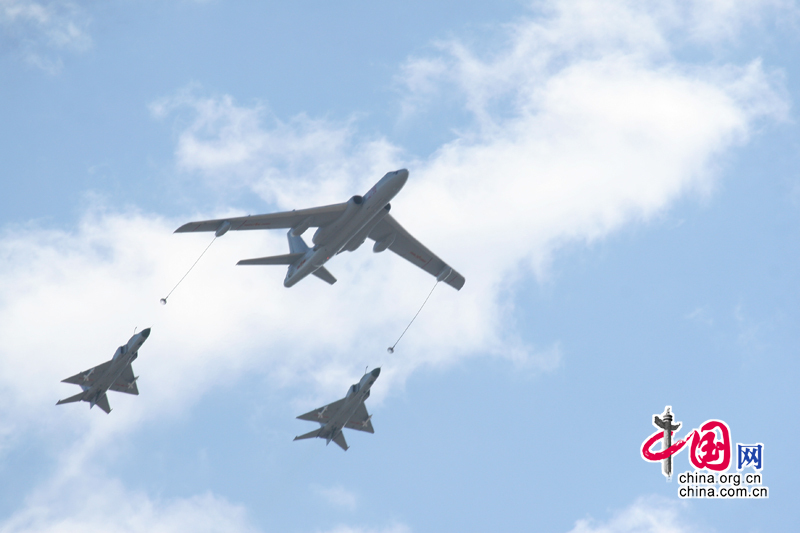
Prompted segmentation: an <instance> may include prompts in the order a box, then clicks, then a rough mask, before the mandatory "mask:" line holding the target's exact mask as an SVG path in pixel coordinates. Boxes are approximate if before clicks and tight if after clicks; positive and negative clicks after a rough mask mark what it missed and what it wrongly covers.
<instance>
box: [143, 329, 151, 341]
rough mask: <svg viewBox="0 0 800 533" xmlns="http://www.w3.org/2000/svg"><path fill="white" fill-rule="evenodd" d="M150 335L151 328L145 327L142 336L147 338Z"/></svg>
mask: <svg viewBox="0 0 800 533" xmlns="http://www.w3.org/2000/svg"><path fill="white" fill-rule="evenodd" d="M149 336H150V328H147V329H143V330H142V337H144V338H145V339H146V338H147V337H149Z"/></svg>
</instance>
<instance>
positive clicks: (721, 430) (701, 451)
mask: <svg viewBox="0 0 800 533" xmlns="http://www.w3.org/2000/svg"><path fill="white" fill-rule="evenodd" d="M671 409H672V407H671V406H669V405H668V406H667V407H666V409H665V410H664V413H662V414H661V415H660V416H659V415H653V425H654V426H655V427H656V428H658V429H659V430H660V431H656V432H655V433H653V434H652V435H650V437H648V438H647V439H646V440H645V441H644V442H643V443H642V449H641V453H642V459H644V460H645V461H652V462H655V461H661V471H662V473H663V474H664V476H665V477H666V478H667V481H670V480H671V479H672V456H673V455H675V454H676V453H678V452H679V451H681V450H682V449H683V447H684V446H686V444H687V443H688V442H689V441H690V439H691V445H690V446H689V460H690V461H691V463H692V465H694V467H695V468H697V469H704V468H705V469H708V470H713V471H717V472H722V471H725V470H727V469H728V467H730V464H731V455H732V447H731V431H730V428H728V425H727V424H726V423H725V422H723V421H722V420H709V421H707V422H705V423H704V424H703V425H702V426H700V428H699V429H694V430H692V431H691V432H690V433H689V434H688V435H686V437H684V438H683V439H681V440H679V441H677V442H676V443H675V444H673V443H672V437H673V434H674V432H675V431H677V430H678V429H679V428H680V426H681V424H680V422H677V423H675V424H673V423H672V421H673V420H674V415H673V414H672V413H671V412H670V411H671ZM659 440H660V441H661V450H659V451H652V447H653V445H655V443H656V442H658V441H659ZM740 453H742V454H744V455H746V454H747V453H748V452H746V451H744V452H740ZM759 453H760V452H759ZM744 455H743V456H744ZM748 457H753V455H752V451H751V452H750V455H749V456H748ZM759 457H760V455H759ZM741 460H742V459H740V461H741Z"/></svg>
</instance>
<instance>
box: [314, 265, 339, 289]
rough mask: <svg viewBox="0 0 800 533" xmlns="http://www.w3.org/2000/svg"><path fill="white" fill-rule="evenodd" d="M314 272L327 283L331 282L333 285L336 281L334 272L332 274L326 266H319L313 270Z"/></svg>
mask: <svg viewBox="0 0 800 533" xmlns="http://www.w3.org/2000/svg"><path fill="white" fill-rule="evenodd" d="M312 274H314V275H315V276H317V277H318V278H319V279H321V280H322V281H324V282H325V283H329V284H331V285H333V284H334V283H336V278H334V277H333V274H331V273H330V271H329V270H328V269H327V268H325V267H319V268H318V269H316V270H315V271H314V272H312Z"/></svg>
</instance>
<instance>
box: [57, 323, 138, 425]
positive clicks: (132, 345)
mask: <svg viewBox="0 0 800 533" xmlns="http://www.w3.org/2000/svg"><path fill="white" fill-rule="evenodd" d="M149 336H150V328H147V329H143V330H142V331H140V332H139V333H136V334H134V335H133V337H131V338H130V340H129V341H128V342H127V344H124V345H122V346H120V347H119V348H117V351H116V352H114V357H112V358H111V360H110V361H106V362H105V363H103V364H102V365H97V366H96V367H94V368H90V369H89V370H85V371H83V372H81V373H80V374H75V375H74V376H72V377H69V378H67V379H64V380H61V381H62V383H74V384H75V385H80V387H81V389H83V391H82V392H80V393H78V394H76V395H75V396H70V397H69V398H66V399H64V400H59V401H58V402H57V403H56V405H61V404H62V403H71V402H89V409H91V408H92V407H94V406H95V405H96V406H98V407H99V408H100V409H102V410H103V411H105V412H106V413H110V412H111V407H110V406H109V405H108V396H106V392H108V391H110V390H113V391H117V392H124V393H126V394H136V395H137V396H138V394H139V388H138V387H137V386H136V380H137V379H139V378H138V376H134V375H133V367H131V363H132V362H133V361H134V359H136V358H137V357H138V356H139V348H140V347H141V346H142V344H144V341H146V340H147V337H149Z"/></svg>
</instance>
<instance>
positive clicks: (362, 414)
mask: <svg viewBox="0 0 800 533" xmlns="http://www.w3.org/2000/svg"><path fill="white" fill-rule="evenodd" d="M371 419H372V417H371V416H370V415H369V413H367V406H366V405H364V404H363V403H362V404H361V405H359V406H358V409H356V412H355V413H353V416H352V417H351V418H350V420H348V421H347V424H345V425H344V427H346V428H350V429H357V430H358V431H366V432H367V433H375V430H374V429H372V420H371Z"/></svg>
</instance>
